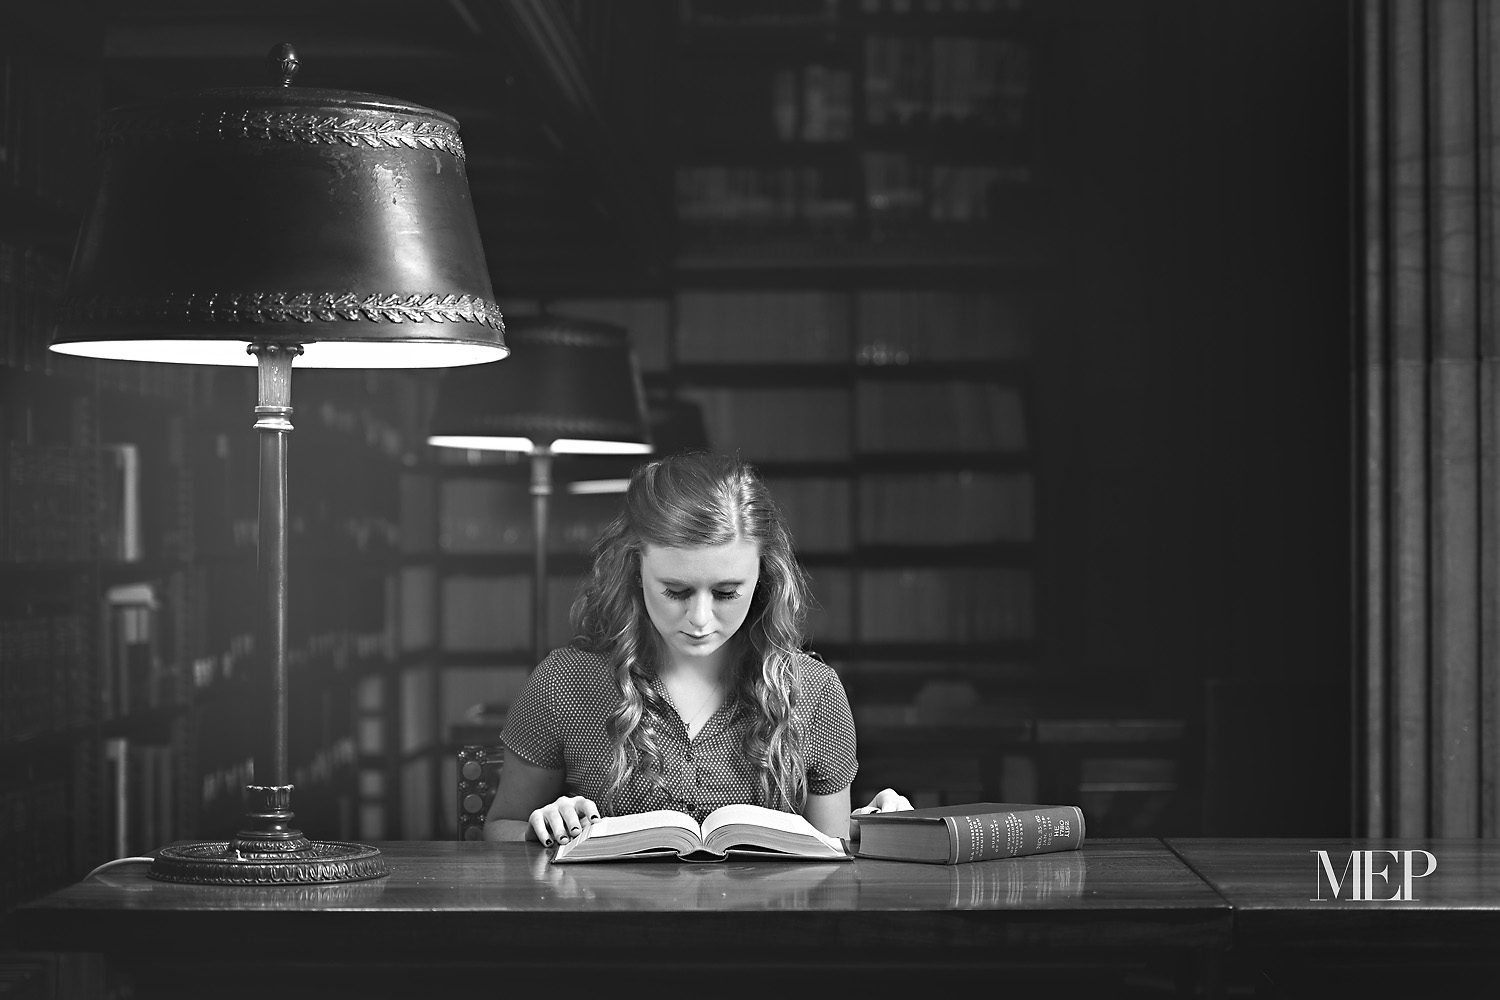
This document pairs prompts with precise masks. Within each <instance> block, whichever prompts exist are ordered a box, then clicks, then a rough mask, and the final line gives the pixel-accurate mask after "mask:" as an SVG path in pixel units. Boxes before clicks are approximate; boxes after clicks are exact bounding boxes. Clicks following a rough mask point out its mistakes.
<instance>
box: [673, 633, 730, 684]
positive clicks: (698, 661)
mask: <svg viewBox="0 0 1500 1000" xmlns="http://www.w3.org/2000/svg"><path fill="white" fill-rule="evenodd" d="M734 656H735V647H734V644H733V641H732V640H731V641H730V642H727V643H725V644H724V645H723V646H721V647H720V648H719V649H717V650H715V651H714V652H713V654H712V655H710V656H694V657H685V656H672V655H671V654H670V653H668V654H667V655H666V656H665V657H663V658H662V665H661V670H660V673H661V675H662V677H664V678H665V677H692V678H695V679H697V680H699V681H702V682H703V683H704V684H713V683H715V682H716V681H719V680H722V679H724V678H726V677H728V676H729V665H730V664H731V663H732V662H733V657H734Z"/></svg>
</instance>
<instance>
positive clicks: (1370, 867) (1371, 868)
mask: <svg viewBox="0 0 1500 1000" xmlns="http://www.w3.org/2000/svg"><path fill="white" fill-rule="evenodd" d="M1362 853H1363V854H1364V856H1365V899H1367V900H1374V899H1375V898H1376V897H1375V878H1376V877H1377V876H1379V877H1380V878H1381V879H1384V880H1385V881H1386V882H1387V883H1389V882H1390V880H1391V879H1390V876H1389V875H1388V874H1387V872H1389V871H1390V866H1389V865H1387V866H1386V867H1384V868H1382V869H1380V871H1376V870H1375V855H1377V854H1389V855H1391V857H1399V856H1400V855H1398V854H1397V853H1396V852H1395V851H1384V850H1376V851H1364V852H1362ZM1354 898H1355V899H1358V898H1359V897H1358V896H1357V895H1356V896H1355V897H1354ZM1389 898H1391V899H1400V898H1401V890H1400V889H1397V890H1396V894H1395V895H1394V896H1391V897H1389Z"/></svg>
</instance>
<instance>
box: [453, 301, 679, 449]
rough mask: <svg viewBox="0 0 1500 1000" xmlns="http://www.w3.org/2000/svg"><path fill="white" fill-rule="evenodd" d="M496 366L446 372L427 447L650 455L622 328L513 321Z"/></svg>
mask: <svg viewBox="0 0 1500 1000" xmlns="http://www.w3.org/2000/svg"><path fill="white" fill-rule="evenodd" d="M505 337H506V341H507V343H508V344H509V345H510V348H511V350H512V351H513V352H514V353H513V354H512V355H511V357H510V358H509V359H507V360H506V361H505V362H503V363H501V364H493V365H479V366H476V367H473V368H464V369H457V370H454V371H450V372H444V373H443V381H442V385H441V386H440V388H439V392H438V403H437V407H436V411H435V412H434V414H433V418H432V423H431V425H430V427H429V430H428V438H427V440H428V443H430V444H433V445H437V446H439V447H446V448H467V449H474V450H492V451H493V450H498V451H528V452H529V451H532V450H534V449H542V448H545V449H548V450H549V451H550V452H552V453H553V454H558V455H568V454H575V455H581V454H590V455H639V454H647V453H649V452H650V451H651V435H650V429H649V428H650V424H649V421H648V419H647V417H646V401H645V399H646V397H645V392H644V391H643V389H642V386H641V376H640V368H639V366H638V365H637V364H636V360H635V352H634V350H633V349H632V348H631V344H630V336H629V334H628V332H627V331H626V330H625V328H624V327H620V326H615V325H614V324H612V323H604V322H600V321H597V320H584V319H572V318H568V317H562V316H546V315H544V316H522V317H511V318H510V319H509V320H508V321H507V323H506V328H505Z"/></svg>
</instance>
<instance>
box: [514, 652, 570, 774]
mask: <svg viewBox="0 0 1500 1000" xmlns="http://www.w3.org/2000/svg"><path fill="white" fill-rule="evenodd" d="M558 666H559V662H558V658H557V656H556V655H555V654H554V655H552V656H549V657H547V659H545V660H543V661H542V662H541V663H539V664H538V665H537V667H536V669H535V670H533V671H532V672H531V676H530V677H528V678H526V684H525V686H524V687H523V688H522V689H521V694H520V695H519V696H518V697H517V698H516V700H515V702H514V703H513V704H512V705H511V706H510V710H509V711H508V712H507V713H506V715H505V729H504V730H503V731H502V732H501V733H500V742H501V743H504V744H505V746H506V748H507V749H509V750H510V751H511V752H512V753H514V754H515V755H516V756H517V757H520V758H522V759H523V760H525V761H527V762H528V763H531V764H535V765H536V766H537V767H542V768H546V769H547V770H549V771H560V770H562V769H563V766H564V760H563V736H562V728H561V726H559V725H558V713H557V705H558V696H559V694H560V692H559V690H558V688H559V685H560V681H561V678H560V675H559V669H558Z"/></svg>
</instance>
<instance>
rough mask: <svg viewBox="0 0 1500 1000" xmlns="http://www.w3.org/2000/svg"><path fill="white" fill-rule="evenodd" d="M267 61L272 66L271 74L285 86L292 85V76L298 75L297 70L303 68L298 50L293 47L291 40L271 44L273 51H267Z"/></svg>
mask: <svg viewBox="0 0 1500 1000" xmlns="http://www.w3.org/2000/svg"><path fill="white" fill-rule="evenodd" d="M266 63H267V64H268V65H269V66H270V69H271V76H272V78H273V79H275V80H277V81H279V82H280V84H281V85H282V86H283V87H290V86H291V85H292V77H294V76H296V75H297V70H299V69H301V68H302V61H301V60H300V59H298V58H297V50H296V49H294V48H292V45H291V43H290V42H277V43H276V44H275V45H273V46H271V51H270V52H267V53H266Z"/></svg>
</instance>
